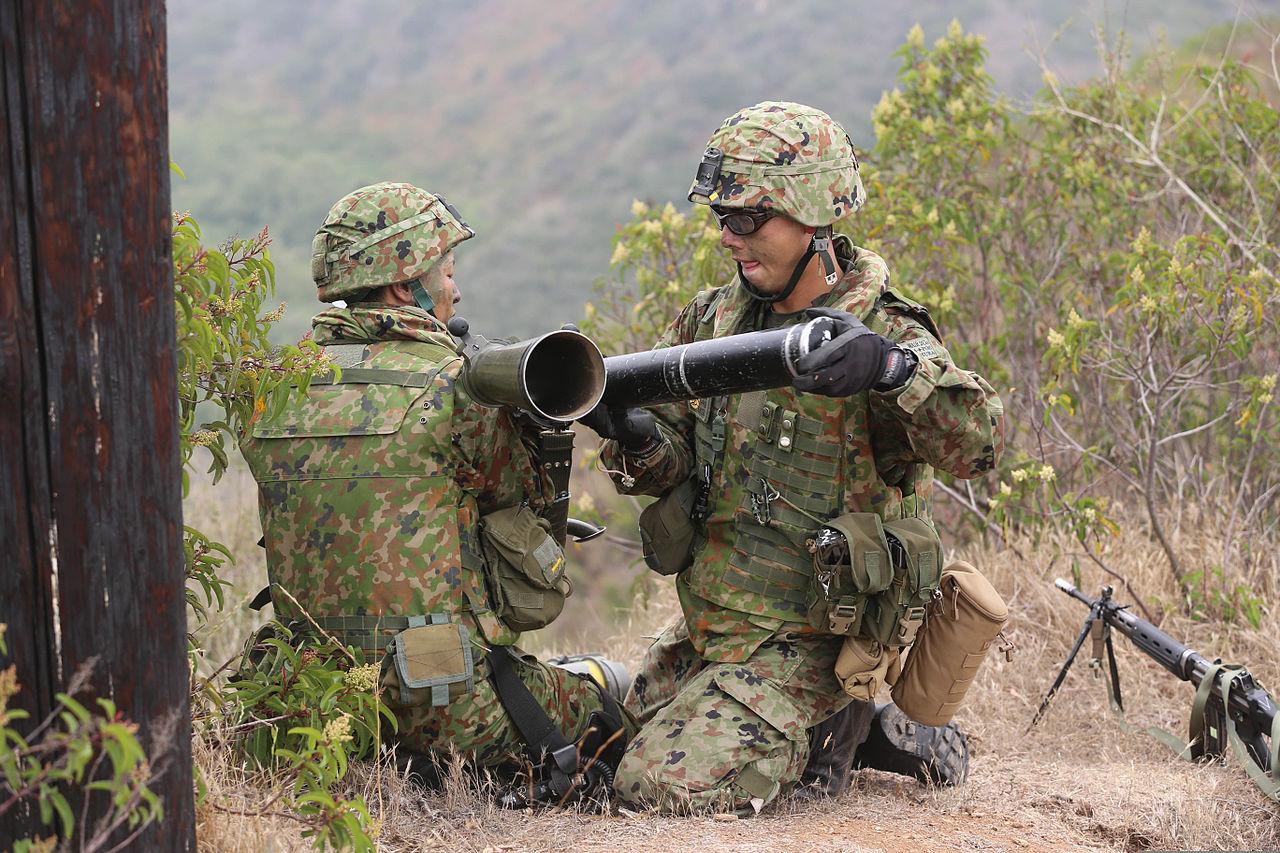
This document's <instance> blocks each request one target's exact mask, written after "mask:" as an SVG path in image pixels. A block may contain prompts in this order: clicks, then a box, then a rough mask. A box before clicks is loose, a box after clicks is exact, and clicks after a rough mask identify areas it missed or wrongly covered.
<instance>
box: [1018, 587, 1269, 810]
mask: <svg viewBox="0 0 1280 853" xmlns="http://www.w3.org/2000/svg"><path fill="white" fill-rule="evenodd" d="M1053 583H1054V586H1056V587H1057V588H1058V589H1060V590H1062V591H1063V592H1064V593H1066V594H1067V595H1069V596H1071V597H1072V598H1074V599H1076V600H1077V601H1079V602H1081V603H1082V604H1084V605H1086V606H1087V607H1088V608H1089V615H1088V616H1087V617H1085V620H1084V627H1083V628H1082V629H1081V630H1080V634H1079V636H1077V637H1076V641H1075V645H1073V646H1072V647H1071V653H1070V654H1068V655H1067V660H1066V662H1065V663H1063V665H1062V669H1061V670H1060V671H1059V672H1058V677H1057V678H1056V679H1055V680H1054V682H1053V686H1051V687H1050V688H1049V692H1048V693H1047V694H1045V697H1044V701H1042V702H1041V703H1040V708H1039V709H1038V710H1037V711H1036V714H1035V716H1034V717H1033V718H1032V720H1031V726H1035V724H1036V723H1038V722H1039V721H1040V719H1041V718H1042V717H1043V716H1044V713H1045V711H1046V710H1048V708H1049V702H1050V701H1051V700H1052V699H1053V697H1054V695H1055V694H1056V693H1057V692H1058V688H1060V687H1061V686H1062V683H1063V682H1064V681H1065V680H1066V677H1067V671H1068V670H1069V669H1070V668H1071V664H1072V663H1073V662H1074V661H1075V659H1076V655H1077V654H1078V653H1079V652H1080V649H1081V647H1082V646H1083V645H1084V641H1085V639H1086V638H1089V637H1092V639H1093V656H1092V660H1091V664H1092V665H1093V666H1094V667H1097V668H1101V666H1102V665H1103V660H1102V659H1103V654H1104V653H1105V654H1106V666H1107V670H1108V672H1107V673H1106V675H1105V680H1106V683H1107V694H1108V696H1109V698H1110V701H1111V708H1112V710H1113V711H1115V712H1116V714H1117V716H1119V718H1120V722H1121V726H1122V728H1124V730H1125V731H1126V732H1130V733H1132V732H1141V733H1144V734H1149V735H1151V736H1152V737H1155V738H1156V739H1157V740H1159V741H1160V742H1162V743H1164V744H1165V745H1166V746H1168V747H1169V748H1170V749H1172V750H1173V751H1174V752H1175V753H1177V754H1178V755H1179V756H1180V757H1182V758H1187V759H1197V760H1210V759H1213V758H1219V757H1221V756H1223V755H1224V754H1225V753H1226V750H1227V747H1228V746H1230V747H1231V750H1232V752H1233V753H1234V754H1235V756H1236V758H1237V760H1239V761H1240V763H1241V765H1242V766H1243V767H1244V769H1245V772H1246V773H1248V774H1249V778H1250V779H1252V780H1253V782H1254V784H1256V785H1257V786H1258V788H1259V789H1260V790H1261V791H1262V792H1263V793H1264V794H1266V795H1267V796H1269V797H1271V798H1272V799H1274V800H1277V801H1280V714H1277V712H1276V703H1275V700H1274V699H1273V698H1272V697H1271V695H1270V694H1269V693H1267V691H1266V690H1265V689H1264V688H1263V686H1262V685H1261V684H1259V683H1258V681H1257V680H1256V679H1255V678H1254V677H1253V675H1252V674H1251V673H1250V672H1249V671H1248V670H1247V669H1245V668H1244V667H1243V666H1239V665H1234V664H1224V663H1222V661H1220V660H1214V661H1210V660H1209V659H1208V658H1206V657H1205V656H1204V655H1202V654H1200V653H1199V652H1197V651H1195V650H1194V649H1192V648H1191V647H1189V646H1187V645H1185V644H1184V643H1180V642H1178V641H1177V640H1175V639H1174V638H1173V637H1171V636H1169V635H1168V634H1166V633H1165V632H1164V631H1161V630H1160V629H1159V628H1157V627H1156V626H1155V625H1152V624H1151V623H1150V622H1147V621H1146V620H1145V619H1141V618H1139V617H1138V616H1135V615H1134V614H1133V613H1131V612H1130V611H1129V609H1128V607H1127V606H1126V605H1122V604H1119V603H1118V602H1116V601H1115V599H1113V598H1112V597H1111V594H1112V591H1113V590H1112V588H1111V587H1110V586H1104V587H1103V588H1102V593H1101V594H1100V595H1099V596H1098V597H1097V598H1090V597H1089V596H1087V595H1085V594H1084V593H1082V592H1081V591H1080V590H1078V589H1076V588H1075V587H1074V586H1073V585H1071V584H1070V583H1068V582H1067V581H1065V580H1063V579H1062V578H1058V579H1057V580H1055V581H1054V582H1053ZM1113 628H1114V629H1115V630H1117V631H1119V632H1120V633H1121V634H1124V635H1125V636H1126V637H1128V638H1129V639H1130V640H1132V641H1133V643H1134V645H1136V646H1137V647H1138V648H1139V649H1140V650H1142V652H1143V653H1145V654H1146V655H1147V656H1148V657H1150V658H1151V659H1152V660H1154V661H1155V662H1156V663H1158V664H1160V665H1161V666H1162V667H1164V668H1165V669H1166V670H1168V671H1169V672H1171V673H1173V675H1175V676H1177V677H1178V678H1179V679H1181V680H1182V681H1189V682H1191V683H1192V684H1193V685H1195V686H1196V696H1195V703H1194V704H1193V705H1192V708H1191V727H1190V728H1191V732H1190V734H1191V739H1190V741H1189V742H1188V743H1185V744H1184V743H1182V741H1181V740H1180V739H1179V738H1177V736H1175V735H1174V734H1172V733H1171V732H1166V731H1164V730H1162V729H1139V728H1136V727H1134V726H1131V725H1129V724H1128V723H1127V722H1125V721H1124V717H1123V714H1124V702H1123V699H1122V698H1121V695H1120V673H1119V670H1118V669H1117V668H1116V653H1115V647H1114V646H1113V645H1112V642H1111V630H1112V629H1113ZM1031 726H1028V730H1030V728H1031Z"/></svg>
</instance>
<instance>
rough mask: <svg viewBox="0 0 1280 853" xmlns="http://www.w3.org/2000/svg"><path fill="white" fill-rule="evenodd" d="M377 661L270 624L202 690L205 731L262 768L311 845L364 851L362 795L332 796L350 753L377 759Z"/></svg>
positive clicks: (390, 719)
mask: <svg viewBox="0 0 1280 853" xmlns="http://www.w3.org/2000/svg"><path fill="white" fill-rule="evenodd" d="M379 671H380V664H379V663H377V662H374V663H369V664H366V663H363V662H362V657H361V655H360V653H359V652H356V651H353V650H351V649H349V648H345V647H343V646H340V645H338V644H337V643H336V642H334V641H328V642H322V643H316V642H313V641H310V640H304V639H303V638H300V637H295V636H294V635H293V633H292V632H291V631H289V629H288V628H286V627H285V626H283V625H281V624H279V623H271V624H270V625H268V626H266V627H264V628H263V629H261V630H260V631H259V633H258V635H257V637H256V638H255V640H254V642H253V643H251V645H250V648H249V649H248V650H247V654H246V658H245V661H244V663H243V665H242V666H241V667H240V669H239V670H238V671H237V672H236V674H235V675H234V676H233V677H232V678H231V679H230V680H229V681H227V682H226V683H225V684H222V685H219V686H217V687H210V688H209V689H207V690H206V691H205V695H204V699H205V701H204V703H203V708H204V713H203V714H202V716H201V719H200V723H201V726H202V728H203V730H204V731H205V732H206V736H209V737H216V738H225V739H227V741H228V743H227V746H229V747H231V748H233V749H236V750H238V751H239V752H240V753H241V754H242V755H244V756H245V758H246V759H247V760H248V761H250V762H251V763H253V764H254V765H256V766H257V767H260V768H262V769H263V770H264V771H266V772H267V774H268V776H269V778H270V784H271V786H272V787H273V788H275V789H276V790H277V791H279V792H280V793H279V794H278V796H281V797H285V798H287V800H288V802H289V804H290V805H291V807H292V809H293V812H294V814H295V817H296V819H297V820H299V821H300V822H301V823H303V824H304V826H305V827H306V828H305V829H304V830H303V834H304V836H307V837H312V838H314V840H315V843H316V846H317V847H333V848H336V849H355V850H372V849H373V846H372V841H371V840H370V838H369V827H370V826H371V820H370V816H369V811H368V807H367V806H366V805H365V803H364V801H363V800H361V799H354V800H342V799H339V798H338V797H336V796H335V795H334V793H333V791H334V789H335V786H336V785H337V784H338V783H339V782H341V781H342V780H343V779H344V778H345V777H346V775H347V770H348V768H349V766H350V763H351V761H352V760H354V759H357V758H370V757H373V756H376V755H377V754H378V752H379V747H380V744H381V735H382V731H383V729H382V727H381V725H380V724H381V723H385V724H386V725H387V726H388V728H389V729H390V730H391V731H394V730H395V723H396V720H395V715H394V714H392V713H391V712H390V710H388V708H387V707H386V705H384V704H383V703H382V702H381V701H379V686H378V682H379Z"/></svg>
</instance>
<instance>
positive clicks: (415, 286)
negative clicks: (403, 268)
mask: <svg viewBox="0 0 1280 853" xmlns="http://www.w3.org/2000/svg"><path fill="white" fill-rule="evenodd" d="M409 292H410V293H412V294H413V301H414V302H415V303H417V305H418V307H419V308H421V309H422V310H423V311H426V312H428V313H430V312H431V311H433V310H435V307H436V301H435V300H434V299H432V298H431V294H430V293H427V289H426V288H425V287H423V286H422V279H420V278H415V279H414V280H413V281H411V282H409Z"/></svg>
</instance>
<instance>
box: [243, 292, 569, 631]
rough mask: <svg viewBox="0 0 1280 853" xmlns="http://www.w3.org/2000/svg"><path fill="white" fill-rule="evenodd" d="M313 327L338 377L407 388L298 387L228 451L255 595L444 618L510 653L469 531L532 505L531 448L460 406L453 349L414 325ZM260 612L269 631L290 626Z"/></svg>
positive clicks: (355, 317)
mask: <svg viewBox="0 0 1280 853" xmlns="http://www.w3.org/2000/svg"><path fill="white" fill-rule="evenodd" d="M313 324H314V336H315V341H316V342H317V343H319V344H322V345H324V346H325V347H326V350H327V351H328V352H329V353H330V354H332V355H335V357H336V359H337V361H338V363H339V364H342V365H344V370H345V371H352V370H359V369H368V368H372V369H378V370H386V371H403V372H404V373H405V375H412V376H414V377H416V378H415V379H414V381H413V383H412V384H400V385H396V384H352V383H343V384H330V385H325V384H313V385H312V386H311V387H310V388H309V389H308V390H307V393H306V396H305V398H304V399H302V400H301V401H298V402H295V403H292V404H291V405H290V406H289V407H288V408H287V409H286V410H285V411H284V412H283V413H282V414H281V415H280V416H279V417H277V418H274V419H271V420H269V421H267V422H264V423H259V424H258V425H257V426H256V427H255V428H254V429H253V434H252V436H251V437H250V438H248V439H246V441H245V442H244V443H243V444H242V446H241V449H242V451H243V453H244V456H245V458H246V459H247V460H248V462H249V466H250V468H251V469H252V471H253V475H254V477H255V479H256V480H257V481H258V490H259V491H258V494H259V502H260V508H261V513H262V528H263V531H264V533H265V538H266V548H267V567H268V574H269V577H270V580H271V582H272V583H273V584H278V585H279V586H280V587H282V588H283V589H285V590H287V591H288V593H289V594H290V595H292V596H293V597H294V598H295V599H296V600H297V602H298V604H300V605H301V606H302V607H303V608H305V609H306V611H307V612H308V613H309V614H311V615H312V616H315V617H320V616H324V617H333V616H353V615H354V616H416V615H423V614H431V613H449V614H460V616H455V617H454V618H460V619H461V621H463V622H464V623H466V624H467V626H468V628H469V629H470V630H471V632H472V635H473V636H475V629H476V628H477V627H478V628H479V630H480V634H481V636H482V637H483V638H484V639H486V640H487V641H488V642H490V643H493V644H499V645H508V644H511V643H514V642H515V641H516V638H517V636H518V635H517V634H516V633H515V632H513V631H511V630H510V629H508V628H507V627H505V626H504V625H503V624H502V623H501V622H500V621H498V619H497V617H496V616H495V614H494V612H493V609H492V605H491V603H490V598H489V595H488V593H487V591H486V587H485V581H484V573H483V568H482V560H481V558H480V556H479V554H480V550H479V547H478V542H477V538H476V537H477V521H478V519H479V517H480V516H481V515H482V514H485V513H488V512H491V511H492V510H494V509H498V508H501V507H507V506H515V505H517V504H520V503H521V502H527V503H528V504H530V505H531V506H532V507H533V508H534V509H535V510H537V509H540V508H541V506H542V505H543V504H544V502H545V500H546V493H545V492H544V491H543V489H544V486H546V484H544V481H543V480H542V478H541V475H540V474H539V472H538V470H537V469H536V467H535V463H534V460H533V456H532V450H531V448H530V447H528V446H526V445H525V444H524V442H523V441H522V438H521V435H520V433H519V431H518V430H517V429H516V428H515V426H514V425H513V423H512V421H511V419H510V417H509V416H508V414H507V413H506V412H505V411H498V410H494V409H486V408H481V407H480V406H479V405H477V404H475V403H474V402H472V401H471V400H470V399H469V398H468V397H467V396H466V394H465V392H464V391H463V390H462V388H461V386H460V384H459V383H458V376H459V373H460V371H461V369H462V360H461V358H460V357H459V356H458V355H457V354H456V353H455V352H454V342H453V339H452V338H451V337H450V336H449V335H448V334H447V333H446V332H444V331H443V329H441V327H440V325H439V323H438V322H437V321H436V320H435V318H434V317H432V316H430V315H429V314H427V313H426V312H423V311H419V310H418V309H417V308H411V307H410V308H392V307H380V306H373V305H359V306H356V307H354V308H347V309H337V308H335V309H331V310H329V311H326V312H324V313H322V314H320V315H318V316H317V317H316V318H315V319H314V320H313ZM548 487H549V486H548ZM275 603H276V610H277V614H278V616H279V617H280V618H281V619H290V618H297V617H299V616H300V615H301V614H299V613H298V612H297V609H296V607H294V605H293V604H292V603H291V602H290V601H289V600H288V599H287V598H285V597H283V596H278V595H277V596H275Z"/></svg>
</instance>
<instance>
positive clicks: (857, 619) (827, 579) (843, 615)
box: [808, 512, 893, 635]
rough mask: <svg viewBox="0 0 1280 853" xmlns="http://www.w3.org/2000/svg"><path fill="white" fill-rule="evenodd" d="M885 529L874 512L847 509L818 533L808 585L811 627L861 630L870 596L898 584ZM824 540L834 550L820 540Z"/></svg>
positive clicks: (837, 631) (847, 631)
mask: <svg viewBox="0 0 1280 853" xmlns="http://www.w3.org/2000/svg"><path fill="white" fill-rule="evenodd" d="M830 531H834V532H835V533H836V534H838V536H833V535H832V534H831V533H830ZM884 531H885V528H884V523H883V522H882V521H881V520H880V516H878V515H876V514H875V513H874V512H849V513H845V514H844V515H841V516H838V517H836V518H834V519H832V520H831V521H828V522H826V523H825V524H824V525H823V527H822V528H821V529H820V530H819V531H818V535H817V538H816V539H815V540H814V541H815V544H814V547H813V552H814V555H813V556H814V566H813V580H812V581H811V583H810V585H809V601H808V608H809V609H808V618H809V624H810V625H811V626H812V627H814V628H816V629H817V630H819V631H826V632H828V633H831V634H837V635H838V634H848V635H853V634H857V633H859V629H860V628H861V627H862V619H863V613H864V611H865V608H866V603H867V599H868V597H869V596H871V595H873V594H875V593H878V592H881V591H883V590H885V589H888V588H889V585H890V584H891V583H892V582H893V563H892V561H891V559H890V556H889V543H888V540H887V539H886V538H885V532H884ZM841 537H843V541H840V538H841ZM824 538H825V539H826V541H829V542H830V543H831V544H832V546H833V547H832V548H830V549H828V548H826V547H823V546H822V545H821V544H820V543H821V542H822V541H823V540H824ZM824 557H825V559H824Z"/></svg>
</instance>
